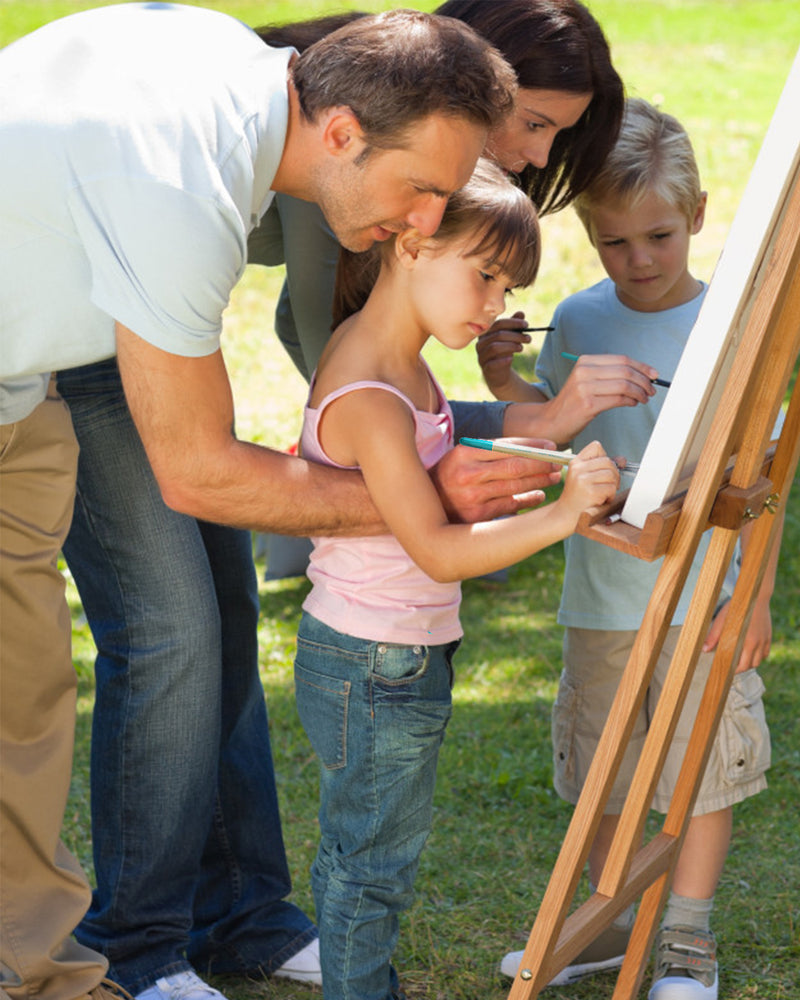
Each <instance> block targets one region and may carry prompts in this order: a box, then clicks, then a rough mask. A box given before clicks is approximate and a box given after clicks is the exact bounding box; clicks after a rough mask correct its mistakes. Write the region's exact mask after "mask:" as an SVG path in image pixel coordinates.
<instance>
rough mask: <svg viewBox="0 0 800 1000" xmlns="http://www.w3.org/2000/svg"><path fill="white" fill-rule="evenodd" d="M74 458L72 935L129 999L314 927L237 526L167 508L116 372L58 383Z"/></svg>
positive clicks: (281, 945)
mask: <svg viewBox="0 0 800 1000" xmlns="http://www.w3.org/2000/svg"><path fill="white" fill-rule="evenodd" d="M58 384H59V388H60V391H61V393H62V394H63V396H64V398H65V400H66V401H67V403H68V404H69V407H70V410H71V413H72V420H73V424H74V427H75V432H76V435H77V438H78V441H79V444H80V448H81V452H80V458H79V467H78V490H77V498H76V502H75V515H74V519H73V523H72V528H71V530H70V534H69V538H68V540H67V543H66V545H65V546H64V554H65V557H66V559H67V562H68V564H69V567H70V570H71V571H72V573H73V576H74V578H75V581H76V584H77V586H78V590H79V592H80V596H81V600H82V602H83V606H84V609H85V612H86V615H87V618H88V620H89V624H90V626H91V628H92V634H93V636H94V639H95V642H96V645H97V650H98V652H97V659H96V663H95V673H96V680H97V693H96V701H95V710H94V718H93V728H92V761H91V791H92V796H91V800H92V836H93V846H94V861H95V872H96V877H97V889H96V891H95V892H94V896H93V902H92V906H91V908H90V910H89V912H88V914H87V916H86V918H85V919H84V920H83V922H82V923H81V925H80V927H79V928H78V930H77V937H78V939H79V940H80V941H81V942H82V943H83V944H86V945H89V946H90V947H93V948H95V949H96V950H98V951H100V952H102V953H103V954H104V955H106V956H107V957H108V959H109V962H110V972H109V975H111V976H112V977H113V978H114V979H115V980H117V981H118V982H119V983H120V984H121V985H122V986H124V987H126V988H127V989H128V990H130V991H131V992H132V993H137V992H139V991H141V990H142V989H145V988H146V987H147V986H150V985H152V983H154V982H155V980H156V979H157V978H159V977H160V976H163V975H168V974H171V973H173V972H179V971H183V970H187V969H189V968H191V967H192V966H194V967H195V968H197V969H198V970H199V971H201V972H203V973H208V972H213V973H237V972H248V971H255V970H257V969H260V970H263V971H264V972H270V971H273V970H274V969H276V968H278V967H279V966H280V965H281V964H283V962H285V961H286V959H287V958H290V957H291V956H292V955H294V954H295V953H296V952H297V951H299V950H300V949H301V948H303V947H304V946H305V945H306V944H307V943H308V942H309V941H310V940H312V939H313V938H314V936H315V934H316V931H315V928H314V927H313V925H312V923H311V922H310V920H309V919H308V918H307V917H306V915H305V914H304V913H303V912H302V911H301V910H299V909H298V908H297V907H296V906H294V905H293V904H291V903H289V902H287V901H286V899H285V897H286V896H287V895H288V894H289V892H290V889H291V881H290V876H289V871H288V866H287V862H286V855H285V852H284V845H283V836H282V832H281V823H280V815H279V811H278V800H277V794H276V787H275V775H274V771H273V765H272V752H271V747H270V739H269V730H268V724H267V713H266V707H265V703H264V693H263V689H262V687H261V684H260V681H259V676H258V643H257V632H256V625H257V620H258V612H259V606H258V592H257V584H256V578H255V571H254V567H253V562H252V555H251V542H250V535H249V533H248V532H243V531H238V530H234V529H231V528H224V527H220V526H217V525H211V524H207V523H202V522H199V521H197V520H195V519H194V518H191V517H186V516H184V515H181V514H177V513H175V512H174V511H172V510H170V509H169V508H168V507H166V505H165V504H164V503H163V501H162V500H161V495H160V493H159V489H158V486H157V484H156V482H155V480H154V478H153V475H152V472H151V470H150V466H149V464H148V462H147V459H146V457H145V454H144V450H143V448H142V445H141V442H140V440H139V437H138V434H137V433H136V430H135V427H134V425H133V422H132V420H131V418H130V415H129V412H128V409H127V406H126V404H125V400H124V396H123V392H122V386H121V383H120V379H119V375H118V372H117V368H116V364H115V362H114V361H113V360H112V361H108V362H102V363H100V364H95V365H90V366H87V367H85V368H80V369H73V370H71V371H68V372H62V373H60V375H59V379H58Z"/></svg>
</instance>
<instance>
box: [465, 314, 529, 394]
mask: <svg viewBox="0 0 800 1000" xmlns="http://www.w3.org/2000/svg"><path fill="white" fill-rule="evenodd" d="M524 326H525V314H524V313H522V312H516V313H514V315H513V316H511V317H509V318H506V319H498V320H495V322H494V323H493V324H492V326H490V327H489V329H488V330H487V331H486V333H482V334H481V336H480V337H478V340H477V341H476V343H475V350H476V351H477V353H478V362H479V364H480V366H481V371H482V372H483V377H484V380H485V382H486V385H487V386H488V387H489V389H490V390H491V392H492V393H493V395H494V396H495V397H496V398H497V399H504V400H516V401H518V402H524V401H526V399H527V396H526V393H525V390H526V388H527V387H528V383H527V382H526V381H525V380H524V379H523V378H521V377H520V376H519V375H517V373H516V372H515V371H513V369H512V367H511V363H512V361H513V360H514V355H515V354H519V353H520V352H521V351H522V350H524V348H525V345H526V344H529V343H530V342H531V338H530V334H528V333H524V332H523V330H522V327H524Z"/></svg>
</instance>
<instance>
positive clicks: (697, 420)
mask: <svg viewBox="0 0 800 1000" xmlns="http://www.w3.org/2000/svg"><path fill="white" fill-rule="evenodd" d="M798 161H800V52H798V55H797V56H796V57H795V61H794V64H793V65H792V68H791V70H790V72H789V77H788V80H787V82H786V86H785V87H784V90H783V93H782V95H781V98H780V100H779V101H778V105H777V108H776V110H775V114H774V115H773V117H772V121H771V123H770V126H769V129H768V130H767V134H766V136H765V138H764V143H763V145H762V147H761V150H760V152H759V155H758V158H757V159H756V163H755V166H754V167H753V171H752V173H751V175H750V179H749V181H748V184H747V187H746V188H745V192H744V195H743V196H742V201H741V204H740V206H739V209H738V211H737V213H736V216H735V218H734V220H733V223H732V225H731V229H730V233H729V234H728V238H727V240H726V241H725V245H724V247H723V250H722V253H721V254H720V257H719V260H718V262H717V266H716V268H715V271H714V276H713V279H712V281H711V283H710V285H709V288H708V291H707V293H706V298H705V301H704V302H703V306H702V308H701V310H700V313H699V314H698V317H697V322H696V323H695V325H694V328H693V329H692V332H691V334H690V336H689V340H688V341H687V343H686V347H685V348H684V351H683V354H682V356H681V360H680V362H679V364H678V368H677V370H676V372H675V376H674V378H673V380H672V386H671V388H670V389H669V391H668V393H667V398H666V399H665V400H664V405H663V407H662V409H661V413H660V414H659V417H658V420H657V422H656V425H655V428H654V429H653V434H652V436H651V438H650V441H649V443H648V446H647V449H646V451H645V453H644V456H643V457H642V462H641V467H640V470H639V472H638V473H637V475H636V477H635V479H634V481H633V485H632V486H631V489H630V493H629V495H628V499H627V501H626V503H625V505H624V507H623V509H622V514H621V516H622V519H623V520H624V521H627V522H628V523H629V524H632V525H635V526H636V527H638V528H642V527H644V522H645V519H646V517H647V515H648V514H649V513H650V512H651V511H653V510H655V509H656V508H657V507H659V506H660V505H661V504H662V503H664V501H665V500H667V499H668V498H669V497H671V496H674V495H675V494H676V493H679V492H680V491H681V490H682V489H685V488H686V486H687V485H688V482H689V480H690V479H691V476H692V473H693V472H694V469H695V468H696V466H697V461H698V458H699V456H700V452H701V450H702V447H703V444H704V442H705V439H706V436H707V434H708V430H709V427H710V426H711V422H712V420H713V418H714V413H715V411H716V409H717V406H718V403H719V398H720V395H721V393H722V390H723V389H724V386H725V381H726V378H727V375H728V372H729V370H730V367H731V364H732V362H733V356H734V354H735V353H736V348H737V347H738V345H739V342H740V339H741V334H742V331H743V329H744V320H746V315H744V314H743V306H744V304H745V303H746V300H747V297H748V295H749V293H750V291H751V289H752V287H753V285H754V282H755V281H756V279H757V273H758V269H759V267H760V265H761V262H762V258H763V255H764V252H765V249H766V246H767V244H768V242H769V239H770V235H771V233H772V230H773V228H774V225H775V222H776V220H777V219H778V217H779V215H780V212H781V208H782V205H783V202H784V200H785V198H786V194H787V189H788V186H789V183H790V181H791V178H792V175H793V173H794V171H795V169H796V167H797V164H798ZM797 225H798V226H800V220H797Z"/></svg>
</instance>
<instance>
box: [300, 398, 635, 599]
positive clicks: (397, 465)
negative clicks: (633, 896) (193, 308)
mask: <svg viewBox="0 0 800 1000" xmlns="http://www.w3.org/2000/svg"><path fill="white" fill-rule="evenodd" d="M320 432H321V434H322V440H323V445H324V447H325V450H326V452H327V453H328V454H329V455H330V456H331V458H333V459H334V460H336V461H338V462H341V463H342V464H357V465H359V466H360V467H361V471H362V473H363V475H364V479H365V481H366V484H367V489H368V490H369V493H370V495H371V496H372V499H373V500H374V502H375V505H376V507H377V508H378V510H379V511H380V513H381V515H382V516H383V519H384V520H385V521H386V524H387V525H388V527H389V529H390V530H391V532H392V533H393V534H394V535H395V536H396V537H397V539H398V541H399V542H400V544H401V545H402V546H403V548H404V549H405V550H406V552H408V554H409V556H410V557H411V558H412V559H413V560H414V561H415V562H416V563H417V565H418V566H420V568H421V569H422V570H424V572H426V573H427V574H428V575H429V576H430V577H432V578H433V579H434V580H439V581H441V582H447V581H452V580H461V579H464V578H466V577H470V576H480V575H482V574H484V573H489V572H493V571H495V570H498V569H502V568H503V567H504V566H508V565H509V564H510V563H513V562H517V561H519V560H520V559H524V558H525V557H526V556H529V555H531V553H533V552H536V551H538V550H539V549H542V548H544V547H545V546H547V545H551V544H552V543H553V542H557V541H560V540H561V539H563V538H565V537H566V536H567V535H569V534H571V533H572V532H573V531H574V529H575V526H576V524H577V521H578V517H579V515H580V513H581V512H582V511H583V510H584V509H586V508H587V507H591V506H594V505H598V504H602V503H605V502H606V501H607V500H609V499H610V498H611V497H612V496H613V495H614V493H615V491H616V489H617V486H618V484H619V473H618V471H617V468H616V466H615V465H614V463H613V462H612V461H611V460H610V459H609V458H607V457H606V456H605V454H604V452H603V450H602V448H601V447H600V445H598V444H592V445H589V446H588V447H587V448H585V449H584V450H583V451H582V452H581V454H580V456H579V457H578V458H576V459H575V460H573V463H572V465H571V467H570V470H569V473H568V475H567V480H566V483H565V486H564V490H563V492H562V495H561V497H560V498H559V499H558V500H556V501H555V502H554V503H552V504H549V505H547V506H546V507H544V508H542V509H538V510H532V511H527V512H526V513H523V514H519V515H517V516H516V517H514V518H506V519H503V520H499V521H490V522H484V523H481V524H451V523H449V522H448V519H447V515H446V513H445V511H444V508H443V507H442V504H441V502H440V500H439V497H438V494H437V493H436V490H435V489H434V487H433V484H432V483H431V479H430V476H429V475H428V473H427V472H426V470H425V468H424V467H423V465H422V463H421V461H420V459H419V456H418V454H417V449H416V444H415V441H414V420H413V416H412V414H411V412H410V411H409V409H408V407H407V405H406V404H405V403H404V402H403V401H402V400H400V399H398V398H397V397H396V396H394V395H393V394H391V393H388V392H384V391H382V390H380V389H364V390H359V391H357V392H352V393H348V394H347V395H346V396H343V397H342V398H340V399H338V400H337V401H336V402H335V403H333V404H331V405H330V407H329V408H328V410H327V411H326V414H325V416H324V418H323V421H322V425H321V429H320ZM542 464H543V466H546V467H547V466H548V463H542ZM549 468H552V467H549Z"/></svg>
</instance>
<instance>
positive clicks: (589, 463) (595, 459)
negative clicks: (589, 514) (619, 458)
mask: <svg viewBox="0 0 800 1000" xmlns="http://www.w3.org/2000/svg"><path fill="white" fill-rule="evenodd" d="M618 488H619V469H618V468H617V466H616V465H615V464H614V462H613V461H612V460H611V459H610V458H609V457H608V455H606V453H605V452H604V451H603V448H602V446H601V444H600V443H599V441H593V442H592V443H591V444H587V445H586V447H585V448H584V449H583V450H582V451H580V452H579V453H578V454H577V455H576V456H575V458H573V459H572V461H571V462H570V463H569V470H568V471H567V477H566V480H565V482H564V492H563V493H562V494H561V497H560V500H559V502H560V503H563V504H565V506H566V507H568V508H569V510H570V511H571V512H572V513H573V514H574V516H575V520H576V521H577V519H578V517H579V516H580V514H581V513H582V512H583V511H584V510H586V509H587V507H600V506H601V505H602V504H604V503H608V501H609V500H612V499H613V497H614V494H615V493H616V492H617V489H618Z"/></svg>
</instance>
